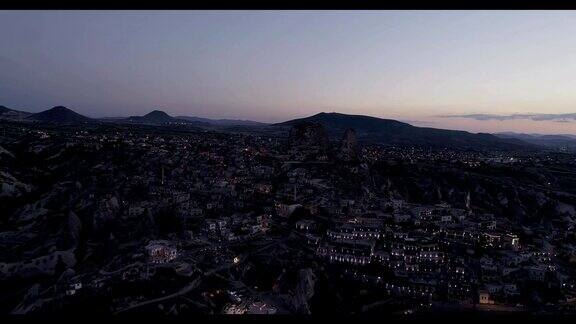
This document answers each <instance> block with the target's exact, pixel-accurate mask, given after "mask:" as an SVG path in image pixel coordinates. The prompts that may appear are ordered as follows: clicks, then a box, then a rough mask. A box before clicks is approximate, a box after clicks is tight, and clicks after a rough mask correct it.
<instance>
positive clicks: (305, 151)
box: [289, 122, 330, 160]
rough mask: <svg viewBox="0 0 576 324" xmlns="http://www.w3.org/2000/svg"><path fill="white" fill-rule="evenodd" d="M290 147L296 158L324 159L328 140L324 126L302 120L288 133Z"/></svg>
mask: <svg viewBox="0 0 576 324" xmlns="http://www.w3.org/2000/svg"><path fill="white" fill-rule="evenodd" d="M289 141H290V148H291V152H292V154H293V157H294V158H295V159H297V160H325V159H326V158H327V154H328V152H329V145H330V140H329V138H328V133H327V132H326V129H325V128H324V126H322V125H321V124H319V123H312V122H303V123H298V124H296V125H294V126H293V127H292V128H291V129H290V134H289Z"/></svg>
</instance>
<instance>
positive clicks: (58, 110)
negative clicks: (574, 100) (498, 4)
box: [0, 106, 576, 150]
mask: <svg viewBox="0 0 576 324" xmlns="http://www.w3.org/2000/svg"><path fill="white" fill-rule="evenodd" d="M0 119H4V120H12V121H23V122H44V123H56V124H70V123H90V122H93V123H98V122H107V123H123V124H145V125H164V126H166V125H188V126H194V127H201V128H217V129H223V130H225V129H230V130H233V129H234V128H235V127H237V129H240V128H242V129H243V130H248V131H249V130H252V129H253V130H257V129H259V130H271V131H273V132H276V131H275V130H278V129H283V128H284V129H286V128H291V127H292V126H294V125H297V124H299V123H304V122H312V123H318V124H321V125H323V126H324V127H325V129H326V131H327V133H328V135H330V136H331V137H332V138H340V137H341V136H342V134H344V131H345V130H346V129H348V128H353V129H354V130H355V131H356V134H357V137H358V140H359V141H362V142H367V143H382V144H396V145H402V144H406V145H421V146H431V147H457V148H484V149H527V148H528V149H529V148H536V147H538V146H539V147H549V148H559V147H560V148H568V149H571V150H576V136H575V135H539V134H519V133H511V132H506V133H498V134H487V133H477V134H474V133H469V132H465V131H455V130H446V129H437V128H428V127H416V126H412V125H410V124H407V123H403V122H399V121H397V120H392V119H382V118H376V117H370V116H363V115H347V114H340V113H324V112H323V113H319V114H316V115H313V116H310V117H306V118H299V119H294V120H289V121H286V122H283V123H277V124H265V123H259V122H255V121H251V120H234V119H209V118H202V117H189V116H177V117H173V116H170V115H168V114H167V113H166V112H164V111H161V110H154V111H152V112H150V113H148V114H146V115H143V116H130V117H112V118H110V117H109V118H100V119H94V118H89V117H86V116H83V115H81V114H78V113H76V112H74V111H73V110H71V109H68V108H66V107H62V106H58V107H54V108H51V109H48V110H45V111H42V112H39V113H30V112H25V111H20V110H15V109H10V108H7V107H4V106H0ZM238 127H240V128H238Z"/></svg>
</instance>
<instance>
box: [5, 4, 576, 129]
mask: <svg viewBox="0 0 576 324" xmlns="http://www.w3.org/2000/svg"><path fill="white" fill-rule="evenodd" d="M574 35H576V12H570V11H470V12H464V11H86V12H82V11H44V12H41V11H22V12H20V11H0V105H5V106H7V107H11V108H15V109H21V110H27V111H34V112H35V111H41V110H44V109H47V108H50V107H52V106H55V105H64V106H67V107H69V108H72V109H74V110H75V111H77V112H79V113H82V114H85V115H87V116H91V117H104V116H126V115H136V114H144V113H147V112H149V111H151V110H152V109H162V110H165V111H166V112H168V113H170V114H172V115H196V116H202V117H210V118H242V119H253V120H258V121H265V122H275V121H283V120H286V119H290V118H294V117H303V116H307V115H311V114H315V113H318V112H320V111H336V112H342V113H353V114H366V115H372V116H376V117H383V118H393V119H400V120H404V121H408V122H411V123H413V124H415V125H425V126H431V127H440V128H451V129H464V130H469V131H474V132H480V131H487V132H496V131H521V132H529V133H572V134H576V121H575V120H569V121H566V120H562V121H553V120H532V119H510V120H482V121H481V120H476V119H474V118H466V117H445V116H446V115H448V116H450V115H466V114H480V113H481V114H496V115H511V114H528V113H530V114H539V113H546V114H565V113H574V112H576V37H575V36H574ZM442 116H444V117H442Z"/></svg>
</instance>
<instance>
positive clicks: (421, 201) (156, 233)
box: [0, 121, 576, 315]
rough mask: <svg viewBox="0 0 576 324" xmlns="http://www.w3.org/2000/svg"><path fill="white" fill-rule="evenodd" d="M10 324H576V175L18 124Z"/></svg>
mask: <svg viewBox="0 0 576 324" xmlns="http://www.w3.org/2000/svg"><path fill="white" fill-rule="evenodd" d="M0 138H1V141H0V181H1V183H2V187H1V192H0V204H1V205H2V207H1V210H2V217H1V218H0V261H1V263H0V284H1V285H2V287H4V289H2V291H1V292H0V301H1V302H0V308H1V310H0V311H1V312H2V313H5V314H8V313H10V314H30V313H55V312H56V313H58V312H66V313H74V312H83V313H84V314H86V313H105V314H133V313H159V314H174V315H176V314H327V313H335V312H336V313H345V314H358V313H375V312H376V313H394V314H402V315H408V314H414V313H426V312H434V311H454V310H458V311H470V312H482V311H494V312H531V313H541V312H543V313H546V312H553V313H572V312H574V311H575V310H576V280H575V279H576V272H575V271H576V236H575V229H574V223H575V220H576V219H575V218H576V209H575V206H576V172H574V167H575V165H576V159H575V157H576V156H575V155H574V153H570V152H564V151H558V150H556V151H554V150H541V151H501V150H488V151H486V150H476V151H475V150H463V149H451V148H449V147H446V148H429V147H419V146H413V145H405V146H404V145H397V144H394V145H376V144H370V143H361V142H360V141H358V139H357V135H356V131H355V130H354V129H352V128H350V129H347V130H346V131H345V132H344V133H342V134H341V135H340V137H339V138H330V137H328V136H327V135H326V132H325V130H323V127H322V126H321V125H318V124H314V123H302V124H298V125H295V126H293V127H291V128H290V129H289V130H287V131H286V132H276V133H272V132H256V131H254V132H252V131H249V130H246V129H236V130H234V131H218V130H198V129H195V128H192V127H186V126H182V127H177V126H173V127H163V126H146V125H115V124H106V123H100V124H90V125H68V126H62V125H59V126H54V125H48V124H31V123H20V122H11V121H2V133H1V134H0Z"/></svg>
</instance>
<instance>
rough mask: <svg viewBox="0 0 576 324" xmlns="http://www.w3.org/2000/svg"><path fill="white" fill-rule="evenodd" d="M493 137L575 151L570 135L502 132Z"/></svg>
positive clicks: (574, 138) (573, 139)
mask: <svg viewBox="0 0 576 324" xmlns="http://www.w3.org/2000/svg"><path fill="white" fill-rule="evenodd" d="M495 135H496V136H498V137H500V138H506V139H518V140H522V141H524V142H526V143H531V144H534V145H539V146H546V147H551V148H565V149H569V150H576V135H570V134H559V135H543V134H523V133H514V132H502V133H497V134H495Z"/></svg>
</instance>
